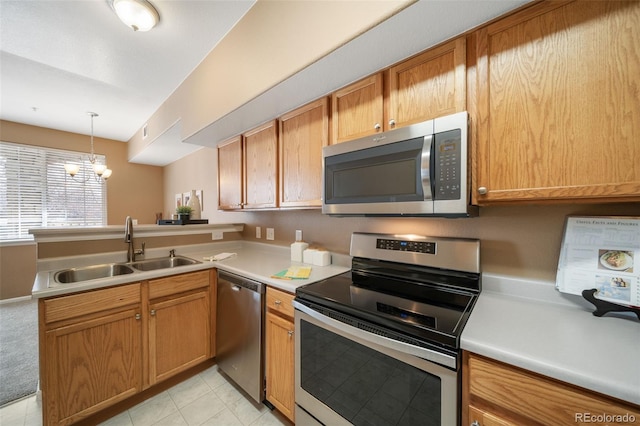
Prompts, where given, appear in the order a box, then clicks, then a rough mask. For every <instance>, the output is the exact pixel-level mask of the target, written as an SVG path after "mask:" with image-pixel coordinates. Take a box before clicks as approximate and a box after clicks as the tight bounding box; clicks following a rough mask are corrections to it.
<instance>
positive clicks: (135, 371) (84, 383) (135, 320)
mask: <svg viewBox="0 0 640 426" xmlns="http://www.w3.org/2000/svg"><path fill="white" fill-rule="evenodd" d="M141 332H142V327H141V321H140V310H139V307H136V308H131V309H125V310H123V311H120V312H116V313H109V314H106V315H103V316H97V317H96V316H94V317H93V318H92V319H89V320H82V321H79V322H76V323H70V324H68V325H64V326H61V327H57V328H53V329H51V330H49V331H47V332H46V333H45V347H44V348H43V349H44V351H45V355H44V357H41V359H43V360H44V370H45V371H43V372H42V376H43V379H44V383H43V402H44V404H43V405H45V407H44V408H43V409H44V412H43V419H44V421H45V424H47V425H54V424H55V425H67V424H71V423H75V422H77V421H79V420H80V419H82V418H84V417H86V416H88V415H90V414H93V413H95V412H98V411H100V410H101V409H104V408H106V407H109V406H111V405H113V404H115V403H116V402H119V401H122V400H124V399H126V398H128V397H130V396H132V395H134V394H136V393H137V392H139V391H140V390H141V387H142V348H141V339H142V334H141Z"/></svg>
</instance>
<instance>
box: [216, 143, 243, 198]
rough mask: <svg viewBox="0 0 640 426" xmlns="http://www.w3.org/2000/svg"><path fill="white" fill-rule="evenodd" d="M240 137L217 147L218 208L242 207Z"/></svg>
mask: <svg viewBox="0 0 640 426" xmlns="http://www.w3.org/2000/svg"><path fill="white" fill-rule="evenodd" d="M242 202H243V200H242V137H241V136H236V137H235V138H233V139H230V140H228V141H226V142H224V143H222V144H220V145H219V146H218V208H219V209H220V210H234V209H239V208H241V207H242Z"/></svg>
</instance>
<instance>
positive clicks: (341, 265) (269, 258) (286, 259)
mask: <svg viewBox="0 0 640 426" xmlns="http://www.w3.org/2000/svg"><path fill="white" fill-rule="evenodd" d="M175 250H176V251H175V252H176V254H177V255H181V256H186V257H190V258H192V259H194V260H197V261H199V262H201V263H198V264H194V265H186V266H180V267H177V268H167V269H158V270H155V271H136V272H134V273H133V274H126V275H120V276H116V277H110V278H102V279H95V280H90V281H84V282H79V283H75V284H59V285H53V286H51V287H49V282H50V280H52V279H53V274H54V273H55V271H57V270H60V269H65V268H70V267H79V266H88V265H92V264H99V263H121V262H122V254H121V253H119V252H117V253H105V254H100V255H87V256H72V257H63V258H57V259H46V260H43V261H39V262H38V272H37V274H36V277H35V280H34V285H33V289H32V293H31V297H32V298H34V299H40V298H47V297H53V296H61V295H65V294H71V293H76V292H81V291H89V290H97V289H101V288H107V287H111V286H115V285H121V284H127V283H131V282H136V281H143V280H150V279H154V278H161V277H166V276H170V275H177V274H183V273H188V272H196V271H200V270H206V269H212V268H217V269H220V270H223V271H227V272H231V273H236V274H239V275H242V276H245V277H246V278H250V279H254V280H256V281H260V282H262V283H264V284H267V285H269V286H272V287H276V288H279V289H281V290H284V291H287V292H290V293H295V289H296V288H297V287H299V286H302V285H305V284H310V283H312V282H317V281H321V280H324V279H327V278H329V277H331V276H334V275H339V274H342V273H344V272H347V271H349V270H350V269H351V263H350V262H351V257H350V256H348V255H344V254H339V253H332V258H333V262H332V264H330V265H328V266H315V265H307V264H304V263H301V262H293V261H291V260H290V249H289V247H286V246H278V245H274V244H265V243H258V242H249V241H243V240H235V241H223V242H218V243H215V242H214V243H206V244H196V245H188V246H179V247H176V248H175ZM166 252H167V250H166V249H152V250H148V253H147V258H148V259H149V258H153V257H162V256H164V255H166ZM222 252H230V253H237V255H236V256H233V257H231V258H229V259H225V260H221V261H209V260H206V259H208V258H209V257H210V256H212V255H216V254H219V253H222ZM290 266H310V267H311V268H312V272H311V276H310V277H309V278H308V279H302V280H282V279H277V278H272V275H273V274H275V273H277V272H279V271H281V270H283V269H286V268H288V267H290Z"/></svg>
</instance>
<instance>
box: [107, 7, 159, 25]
mask: <svg viewBox="0 0 640 426" xmlns="http://www.w3.org/2000/svg"><path fill="white" fill-rule="evenodd" d="M113 9H114V10H115V12H116V14H117V15H118V18H120V20H121V21H122V22H124V24H125V25H126V26H128V27H131V28H133V30H134V31H149V30H150V29H151V28H153V27H155V26H156V25H157V23H158V21H159V20H160V15H158V11H157V10H156V9H155V8H154V7H153V5H152V4H151V3H149V2H148V1H147V0H113Z"/></svg>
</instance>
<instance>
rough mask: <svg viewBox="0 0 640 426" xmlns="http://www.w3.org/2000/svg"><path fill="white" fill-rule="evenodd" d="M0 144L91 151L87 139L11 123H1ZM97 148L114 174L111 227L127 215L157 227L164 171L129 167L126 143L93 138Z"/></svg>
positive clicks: (109, 185) (110, 184)
mask: <svg viewBox="0 0 640 426" xmlns="http://www.w3.org/2000/svg"><path fill="white" fill-rule="evenodd" d="M0 140H3V141H5V142H14V143H22V144H27V145H37V146H44V147H49V148H58V149H67V150H71V151H80V152H85V153H88V152H89V151H90V149H91V144H90V138H89V136H87V135H80V134H77V133H69V132H62V131H59V130H52V129H47V128H44V127H35V126H29V125H26V124H20V123H14V122H11V121H0ZM94 145H95V152H96V154H103V155H105V156H106V157H107V164H108V165H109V168H110V169H112V170H113V175H112V176H111V177H110V178H109V182H108V183H107V205H108V210H107V222H108V224H109V225H116V224H120V223H122V224H124V219H125V218H126V217H127V216H128V215H129V216H131V217H134V218H136V219H138V222H139V223H154V222H155V213H156V212H160V211H162V197H163V194H164V191H163V188H162V181H163V180H162V176H163V169H162V167H156V166H147V165H143V164H133V163H129V162H128V161H127V144H126V143H123V142H118V141H114V140H111V139H102V138H94Z"/></svg>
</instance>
